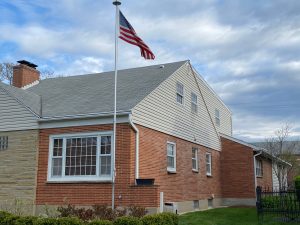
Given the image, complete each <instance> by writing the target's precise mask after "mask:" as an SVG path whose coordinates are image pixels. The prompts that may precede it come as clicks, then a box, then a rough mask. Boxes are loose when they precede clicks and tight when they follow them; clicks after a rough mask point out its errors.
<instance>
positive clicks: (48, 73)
mask: <svg viewBox="0 0 300 225" xmlns="http://www.w3.org/2000/svg"><path fill="white" fill-rule="evenodd" d="M40 74H41V79H48V78H53V77H56V75H55V73H54V71H53V70H49V69H44V70H41V71H40Z"/></svg>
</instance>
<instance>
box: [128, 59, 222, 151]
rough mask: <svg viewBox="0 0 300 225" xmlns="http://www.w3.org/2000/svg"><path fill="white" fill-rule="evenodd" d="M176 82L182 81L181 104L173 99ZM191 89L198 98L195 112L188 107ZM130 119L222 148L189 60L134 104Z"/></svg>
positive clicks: (198, 142) (205, 144)
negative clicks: (182, 97) (182, 93)
mask: <svg viewBox="0 0 300 225" xmlns="http://www.w3.org/2000/svg"><path fill="white" fill-rule="evenodd" d="M177 82H180V83H181V84H183V85H184V100H183V102H184V103H183V105H181V104H180V103H178V102H177V101H176V83H177ZM202 88H203V87H202ZM192 92H194V93H195V94H196V95H197V98H198V113H197V114H195V113H192V110H191V93H192ZM206 92H207V91H206ZM210 98H211V97H210ZM208 100H209V98H208ZM220 111H221V109H220ZM213 115H214V114H213ZM224 115H226V114H224ZM133 121H134V122H135V123H137V124H140V125H142V126H145V127H148V128H151V129H155V130H158V131H161V132H164V133H166V134H170V135H173V136H176V137H179V138H182V139H184V140H188V141H191V142H194V143H197V144H201V145H204V146H206V147H209V148H212V149H215V150H220V148H221V147H220V140H219V137H218V134H217V131H216V130H215V128H214V126H213V124H212V122H211V119H210V117H209V114H208V112H207V109H206V107H205V104H204V102H203V99H202V97H201V95H200V92H199V88H198V86H197V83H196V82H195V78H194V75H193V74H192V73H191V70H190V68H189V64H188V63H186V64H185V65H183V66H182V67H181V68H180V69H178V70H177V71H176V72H175V73H174V74H173V75H171V76H170V77H169V78H168V79H167V80H165V81H164V82H163V83H162V84H161V85H160V86H159V87H157V88H156V89H155V90H154V91H153V92H152V93H151V94H149V95H148V96H147V97H146V98H144V99H143V100H142V101H141V102H140V103H139V104H138V105H137V106H136V107H134V109H133Z"/></svg>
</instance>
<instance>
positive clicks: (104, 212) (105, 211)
mask: <svg viewBox="0 0 300 225" xmlns="http://www.w3.org/2000/svg"><path fill="white" fill-rule="evenodd" d="M93 210H94V214H95V217H96V218H98V219H102V220H111V221H112V220H114V219H115V213H114V210H113V209H112V208H110V207H108V206H107V205H94V206H93Z"/></svg>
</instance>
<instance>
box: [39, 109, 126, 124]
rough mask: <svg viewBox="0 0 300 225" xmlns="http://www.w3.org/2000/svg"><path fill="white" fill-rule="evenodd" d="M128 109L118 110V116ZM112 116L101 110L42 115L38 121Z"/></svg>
mask: <svg viewBox="0 0 300 225" xmlns="http://www.w3.org/2000/svg"><path fill="white" fill-rule="evenodd" d="M128 114H130V111H119V112H117V115H118V116H123V115H128ZM109 116H113V113H112V112H101V113H88V114H77V115H64V116H53V117H42V118H40V119H38V121H39V122H47V121H57V120H72V119H89V118H96V117H109Z"/></svg>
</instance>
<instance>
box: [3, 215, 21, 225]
mask: <svg viewBox="0 0 300 225" xmlns="http://www.w3.org/2000/svg"><path fill="white" fill-rule="evenodd" d="M19 218H20V217H18V216H14V215H8V216H5V217H3V218H2V220H1V225H12V224H15V222H16V220H17V219H19Z"/></svg>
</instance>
